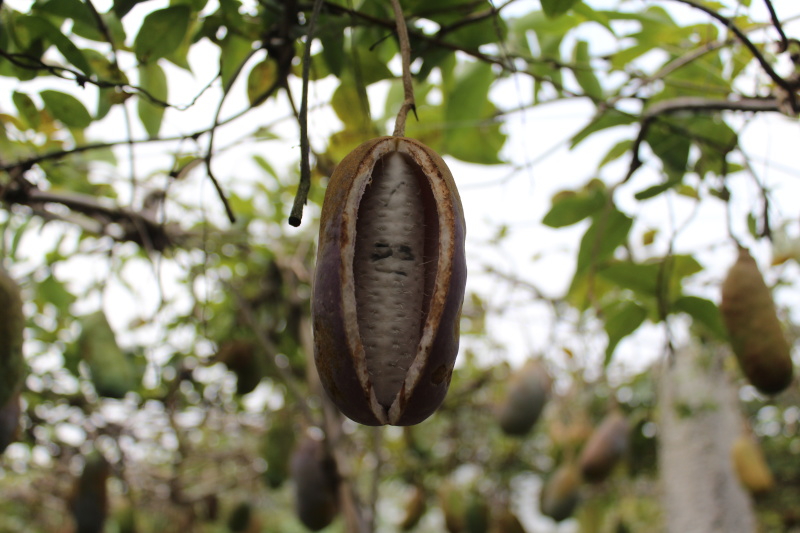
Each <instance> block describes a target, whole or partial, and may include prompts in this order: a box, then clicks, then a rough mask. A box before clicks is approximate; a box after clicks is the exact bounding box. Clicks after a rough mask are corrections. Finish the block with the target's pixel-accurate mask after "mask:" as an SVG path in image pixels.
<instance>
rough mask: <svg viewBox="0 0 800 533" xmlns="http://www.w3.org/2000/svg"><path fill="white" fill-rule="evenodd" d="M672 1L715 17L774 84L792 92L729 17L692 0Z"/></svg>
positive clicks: (792, 89)
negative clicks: (734, 36)
mask: <svg viewBox="0 0 800 533" xmlns="http://www.w3.org/2000/svg"><path fill="white" fill-rule="evenodd" d="M674 1H676V2H680V3H682V4H686V5H687V6H691V7H693V8H695V9H698V10H700V11H702V12H703V13H705V14H707V15H709V16H710V17H711V18H713V19H716V20H717V21H718V22H721V23H722V24H724V25H725V27H727V28H728V29H729V30H731V31H732V32H733V33H734V34H735V35H736V37H737V38H738V39H739V40H740V41H741V42H742V44H743V45H744V46H745V47H746V48H747V49H748V50H750V53H751V54H753V57H755V58H756V60H757V61H758V62H759V64H760V65H761V68H763V69H764V72H766V73H767V76H769V77H770V78H771V79H772V81H774V82H775V84H776V85H778V86H779V87H781V88H782V89H783V90H785V91H787V92H788V93H792V92H793V91H794V87H792V85H791V84H790V83H789V82H787V81H786V80H785V79H783V78H782V77H781V76H779V75H778V73H777V72H775V70H774V69H773V68H772V65H770V64H769V62H768V61H767V59H766V58H765V57H764V54H762V53H761V51H760V50H759V49H758V48H756V45H754V44H753V42H752V41H751V40H750V39H748V38H747V35H745V33H744V32H743V31H742V30H740V29H739V28H738V26H736V24H734V23H733V21H732V20H731V19H729V18H727V17H725V16H723V15H720V14H719V13H717V12H716V11H714V10H713V9H710V8H708V7H706V6H704V5H702V4H699V3H697V2H695V1H694V0H674Z"/></svg>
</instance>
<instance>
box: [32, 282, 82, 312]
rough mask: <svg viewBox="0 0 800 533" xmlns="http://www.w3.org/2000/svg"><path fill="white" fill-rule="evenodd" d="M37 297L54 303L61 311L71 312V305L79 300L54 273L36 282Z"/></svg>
mask: <svg viewBox="0 0 800 533" xmlns="http://www.w3.org/2000/svg"><path fill="white" fill-rule="evenodd" d="M36 298H37V299H38V300H39V301H41V302H47V303H50V304H52V305H53V306H54V307H55V308H56V309H58V311H59V313H69V306H70V305H72V304H73V303H74V302H75V301H76V300H77V298H76V297H75V295H73V294H72V293H71V292H69V290H67V287H66V286H65V285H64V284H63V283H61V282H60V281H58V280H57V279H56V278H54V277H53V276H52V275H50V276H47V277H46V278H44V279H43V280H42V281H41V282H39V283H37V284H36Z"/></svg>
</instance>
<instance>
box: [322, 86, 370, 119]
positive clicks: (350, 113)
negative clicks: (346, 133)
mask: <svg viewBox="0 0 800 533" xmlns="http://www.w3.org/2000/svg"><path fill="white" fill-rule="evenodd" d="M331 106H332V107H333V110H334V112H335V113H336V116H337V117H339V120H341V121H342V123H343V124H344V125H345V128H346V129H350V130H355V131H358V130H363V129H365V128H368V127H369V124H370V122H371V119H370V115H369V102H367V101H366V95H365V94H362V93H361V92H360V91H359V90H358V88H357V87H356V85H355V83H353V82H352V81H348V80H347V79H344V80H342V82H341V83H340V84H339V86H338V87H337V88H336V90H335V91H333V95H332V96H331Z"/></svg>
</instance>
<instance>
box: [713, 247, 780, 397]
mask: <svg viewBox="0 0 800 533" xmlns="http://www.w3.org/2000/svg"><path fill="white" fill-rule="evenodd" d="M719 308H720V311H721V312H722V318H723V319H724V322H725V326H726V328H727V330H728V334H729V335H730V342H731V348H732V349H733V353H734V354H736V359H737V360H738V361H739V366H740V367H741V369H742V372H743V373H744V375H745V377H746V378H747V380H748V381H749V382H750V383H752V384H753V386H754V387H756V388H757V389H758V390H759V391H761V392H763V393H765V394H777V393H779V392H781V391H782V390H784V389H785V388H786V387H788V386H789V384H790V383H791V382H792V373H793V370H794V367H793V365H792V358H791V354H790V348H789V343H788V342H787V341H786V337H785V335H784V333H783V328H782V327H781V323H780V321H779V320H778V315H777V313H776V311H775V303H774V302H773V300H772V294H771V293H770V291H769V288H768V287H767V285H766V283H764V278H763V277H762V276H761V272H759V270H758V265H756V262H755V260H754V259H753V257H752V256H751V255H750V252H748V251H747V249H745V248H740V249H739V257H738V258H737V260H736V263H734V265H733V266H732V267H731V269H730V270H729V271H728V275H727V277H726V278H725V281H724V283H723V284H722V301H721V303H720V306H719Z"/></svg>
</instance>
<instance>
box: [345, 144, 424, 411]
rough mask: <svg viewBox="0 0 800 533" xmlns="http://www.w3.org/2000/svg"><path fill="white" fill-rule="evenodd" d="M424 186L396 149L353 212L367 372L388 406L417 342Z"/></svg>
mask: <svg viewBox="0 0 800 533" xmlns="http://www.w3.org/2000/svg"><path fill="white" fill-rule="evenodd" d="M424 218H425V214H424V208H423V200H422V189H421V184H420V180H419V179H418V178H417V176H416V175H415V174H414V171H413V169H412V168H411V165H410V163H409V161H407V160H406V158H405V157H404V156H403V155H401V154H400V153H398V152H392V153H390V154H388V155H386V156H384V157H383V158H381V159H380V160H378V162H377V163H376V165H375V168H374V169H373V171H372V181H371V184H369V185H367V188H366V190H365V192H364V196H363V197H362V199H361V203H360V205H359V209H358V220H357V222H356V235H357V238H356V243H355V257H354V259H353V276H354V281H355V292H356V306H357V307H356V315H357V319H358V328H359V332H360V335H361V342H362V344H363V346H364V352H365V354H366V363H367V371H368V372H369V376H370V382H371V383H372V386H373V389H374V391H375V396H376V398H377V400H378V402H379V403H380V404H381V405H383V406H385V407H386V408H387V409H388V408H389V407H390V406H391V404H392V402H393V401H394V398H395V396H397V393H398V392H399V391H400V388H401V387H402V385H403V381H404V380H405V376H406V372H407V370H408V368H409V366H411V363H412V362H413V360H414V356H415V354H416V351H417V345H418V344H419V340H420V337H421V329H422V322H423V320H424V319H425V313H424V310H423V293H424V290H425V265H424V260H423V256H424V251H425V250H424V247H425V224H424Z"/></svg>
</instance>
